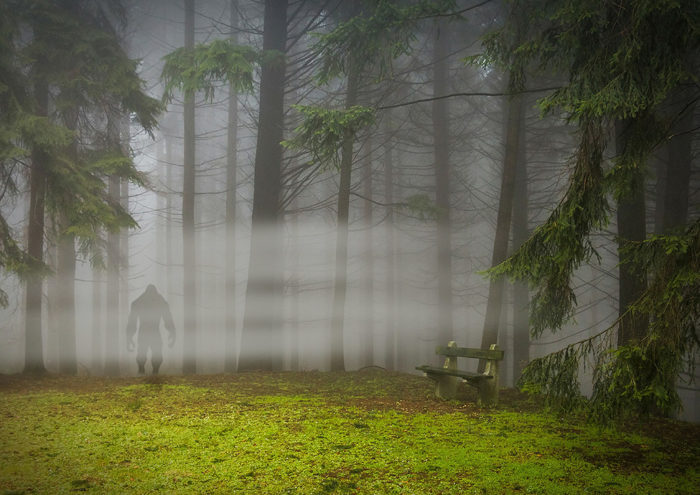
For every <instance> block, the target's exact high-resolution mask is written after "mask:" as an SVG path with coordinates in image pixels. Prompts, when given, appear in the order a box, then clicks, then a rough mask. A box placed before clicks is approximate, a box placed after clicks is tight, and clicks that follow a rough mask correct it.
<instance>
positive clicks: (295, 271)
mask: <svg viewBox="0 0 700 495" xmlns="http://www.w3.org/2000/svg"><path fill="white" fill-rule="evenodd" d="M296 207H297V198H294V200H293V201H292V209H293V210H294V209H296ZM289 236H290V238H291V242H290V250H291V253H290V261H291V266H290V292H291V294H290V296H291V297H290V299H291V301H290V304H291V311H290V315H289V317H290V320H291V322H290V325H291V328H290V332H289V333H290V339H289V346H290V348H291V350H290V359H289V369H291V370H292V371H299V370H300V356H299V352H300V348H299V316H300V302H301V301H300V291H299V285H300V283H301V277H300V273H299V247H300V246H299V240H300V239H299V213H297V212H296V211H295V212H294V213H293V214H292V218H291V219H290V221H289Z"/></svg>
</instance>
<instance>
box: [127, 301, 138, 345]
mask: <svg viewBox="0 0 700 495" xmlns="http://www.w3.org/2000/svg"><path fill="white" fill-rule="evenodd" d="M137 319H138V317H137V316H136V311H135V310H134V304H133V303H132V304H131V311H130V312H129V321H128V322H127V323H126V350H127V351H133V350H134V347H135V345H134V335H136V320H137Z"/></svg>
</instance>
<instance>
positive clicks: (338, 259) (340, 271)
mask: <svg viewBox="0 0 700 495" xmlns="http://www.w3.org/2000/svg"><path fill="white" fill-rule="evenodd" d="M358 77H359V74H357V73H356V72H355V73H352V74H350V75H348V87H347V95H346V100H345V108H346V109H348V108H350V107H352V106H353V105H355V104H356V102H357V83H358ZM353 144H354V137H353V135H352V133H351V132H349V131H346V132H345V135H344V136H343V144H342V149H341V158H340V185H339V187H338V224H337V231H336V234H337V235H336V241H335V277H334V283H335V285H334V290H333V316H332V318H331V371H345V353H344V346H343V328H344V323H345V299H346V297H347V284H348V281H347V273H348V221H349V216H350V181H351V178H352V161H353Z"/></svg>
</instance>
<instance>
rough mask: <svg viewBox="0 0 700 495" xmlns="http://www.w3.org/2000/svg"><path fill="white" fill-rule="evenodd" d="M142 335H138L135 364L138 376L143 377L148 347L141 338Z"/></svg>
mask: <svg viewBox="0 0 700 495" xmlns="http://www.w3.org/2000/svg"><path fill="white" fill-rule="evenodd" d="M141 335H143V333H142V332H141V333H139V340H138V347H137V348H136V364H137V365H138V366H139V375H143V374H144V373H145V372H146V353H147V352H148V345H147V344H146V342H144V339H142V338H141Z"/></svg>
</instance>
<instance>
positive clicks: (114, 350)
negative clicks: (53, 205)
mask: <svg viewBox="0 0 700 495" xmlns="http://www.w3.org/2000/svg"><path fill="white" fill-rule="evenodd" d="M119 186H120V183H119V177H118V176H116V175H111V176H110V177H109V186H108V190H109V198H110V201H112V202H113V203H114V204H119V194H120V190H119V189H120V187H119ZM106 309H107V311H106V313H107V323H106V328H105V339H104V341H105V366H104V372H105V375H108V376H117V375H119V354H120V352H119V340H120V339H119V331H120V328H119V233H118V232H114V231H109V232H108V233H107V308H106Z"/></svg>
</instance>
